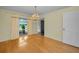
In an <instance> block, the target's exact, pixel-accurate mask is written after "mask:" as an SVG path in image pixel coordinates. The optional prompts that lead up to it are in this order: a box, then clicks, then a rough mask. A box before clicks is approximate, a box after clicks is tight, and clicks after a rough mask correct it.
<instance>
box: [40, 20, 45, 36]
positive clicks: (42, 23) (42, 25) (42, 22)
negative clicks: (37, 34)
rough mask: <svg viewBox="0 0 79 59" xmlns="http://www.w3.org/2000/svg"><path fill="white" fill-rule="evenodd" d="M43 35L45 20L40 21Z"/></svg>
mask: <svg viewBox="0 0 79 59" xmlns="http://www.w3.org/2000/svg"><path fill="white" fill-rule="evenodd" d="M40 29H41V35H44V20H41V21H40Z"/></svg>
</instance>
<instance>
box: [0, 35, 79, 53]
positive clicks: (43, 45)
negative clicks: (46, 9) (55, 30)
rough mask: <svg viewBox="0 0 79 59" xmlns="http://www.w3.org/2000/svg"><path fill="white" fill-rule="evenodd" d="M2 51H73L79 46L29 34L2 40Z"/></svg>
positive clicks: (0, 48)
mask: <svg viewBox="0 0 79 59" xmlns="http://www.w3.org/2000/svg"><path fill="white" fill-rule="evenodd" d="M0 52H6V53H7V52H9V53H17V52H18V53H19V52H20V53H21V52H22V53H26V52H27V53H47V52H49V53H51V52H54V53H64V52H65V53H66V52H67V53H69V52H70V53H73V52H79V48H76V47H73V46H70V45H67V44H64V43H62V42H59V41H56V40H52V39H50V38H47V37H44V36H40V35H29V36H24V37H20V38H18V39H15V40H9V41H5V42H0Z"/></svg>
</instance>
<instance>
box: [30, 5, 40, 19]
mask: <svg viewBox="0 0 79 59" xmlns="http://www.w3.org/2000/svg"><path fill="white" fill-rule="evenodd" d="M30 19H31V20H38V19H39V15H38V11H37V6H34V12H33V14H32V16H31V17H30Z"/></svg>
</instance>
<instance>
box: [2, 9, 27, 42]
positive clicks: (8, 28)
mask: <svg viewBox="0 0 79 59" xmlns="http://www.w3.org/2000/svg"><path fill="white" fill-rule="evenodd" d="M13 17H16V18H15V19H14V18H13ZM19 17H27V14H23V13H20V12H15V11H10V10H4V9H0V42H1V41H6V40H10V39H16V38H18V36H19V34H18V32H17V31H18V29H19V28H18V23H16V24H15V25H14V26H12V22H13V20H15V21H14V22H17V21H18V20H19ZM12 28H14V29H13V30H12ZM15 29H16V30H15ZM13 35H15V36H13Z"/></svg>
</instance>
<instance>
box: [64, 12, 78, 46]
mask: <svg viewBox="0 0 79 59" xmlns="http://www.w3.org/2000/svg"><path fill="white" fill-rule="evenodd" d="M63 42H64V43H67V44H70V45H73V46H76V47H79V12H76V13H75V12H74V13H65V14H64V16H63Z"/></svg>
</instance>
